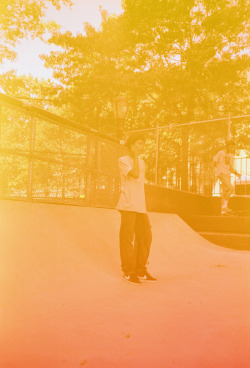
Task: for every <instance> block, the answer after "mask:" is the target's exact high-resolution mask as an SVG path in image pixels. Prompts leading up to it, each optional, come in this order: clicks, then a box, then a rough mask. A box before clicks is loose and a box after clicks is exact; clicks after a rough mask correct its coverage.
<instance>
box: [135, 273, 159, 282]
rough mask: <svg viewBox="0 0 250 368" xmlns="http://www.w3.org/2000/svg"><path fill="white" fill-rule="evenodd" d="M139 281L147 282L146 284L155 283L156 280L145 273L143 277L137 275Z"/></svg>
mask: <svg viewBox="0 0 250 368" xmlns="http://www.w3.org/2000/svg"><path fill="white" fill-rule="evenodd" d="M137 276H138V279H139V280H142V281H148V282H156V281H157V279H156V278H155V277H153V276H151V275H150V274H149V273H148V272H145V273H144V275H141V274H139V275H137Z"/></svg>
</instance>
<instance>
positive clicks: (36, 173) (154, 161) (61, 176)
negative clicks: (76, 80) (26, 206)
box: [0, 94, 250, 208]
mask: <svg viewBox="0 0 250 368" xmlns="http://www.w3.org/2000/svg"><path fill="white" fill-rule="evenodd" d="M246 119H247V118H246ZM235 122H236V119H235ZM235 124H237V122H236V123H235ZM232 125H233V124H232ZM234 129H235V130H236V131H237V127H236V126H235V127H232V131H233V130H234ZM227 134H228V121H227V119H226V120H225V119H224V120H221V121H217V122H215V121H214V122H213V123H211V122H206V123H203V124H199V125H198V124H190V125H185V126H168V127H165V128H164V127H163V128H162V127H159V128H158V129H157V130H149V131H147V139H146V150H145V154H144V157H143V158H144V159H145V161H146V165H147V173H146V181H147V183H150V184H156V185H159V186H164V187H168V188H172V189H177V190H185V191H190V192H193V193H198V194H202V195H206V196H211V195H216V194H218V193H219V190H220V189H219V186H218V183H216V180H215V177H214V170H213V165H212V158H213V155H214V154H215V153H216V152H217V150H218V149H220V148H221V146H222V144H223V142H224V140H225V137H227ZM124 138H126V134H125V135H124ZM243 148H244V149H245V152H246V153H247V152H249V151H247V149H249V147H248V148H247V147H242V149H243ZM124 154H126V150H125V147H124V146H123V145H121V144H120V143H119V140H117V139H115V138H112V137H108V136H106V135H104V134H101V133H99V132H96V131H93V130H92V129H90V128H86V127H83V126H81V125H80V124H77V123H75V122H72V121H70V120H67V119H65V118H63V117H59V116H57V115H55V114H52V113H49V112H47V111H45V110H42V109H40V108H37V107H34V106H31V105H28V104H25V103H23V102H21V101H19V100H16V99H13V98H11V97H8V96H6V95H4V94H0V197H1V198H6V199H26V200H32V201H44V202H53V203H65V204H66V203H68V204H76V205H82V206H99V207H109V208H113V207H114V206H115V205H116V203H117V200H118V196H119V185H120V184H119V183H120V179H119V172H118V167H117V162H118V158H119V157H120V156H122V155H124ZM237 160H239V162H238V163H237V162H236V165H237V170H238V171H239V172H240V173H241V174H242V176H241V181H239V182H236V193H237V190H238V194H241V195H247V194H249V183H250V181H249V179H250V178H249V175H250V172H249V165H250V162H249V161H250V160H249V158H248V156H247V155H245V157H244V155H243V156H242V157H241V158H239V159H237Z"/></svg>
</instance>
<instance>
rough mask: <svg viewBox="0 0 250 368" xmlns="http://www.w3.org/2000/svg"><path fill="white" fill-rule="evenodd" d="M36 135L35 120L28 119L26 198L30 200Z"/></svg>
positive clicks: (33, 118)
mask: <svg viewBox="0 0 250 368" xmlns="http://www.w3.org/2000/svg"><path fill="white" fill-rule="evenodd" d="M35 135H36V118H35V117H34V116H32V117H31V118H30V148H29V150H30V153H29V173H28V198H29V199H30V200H32V192H33V171H34V151H35Z"/></svg>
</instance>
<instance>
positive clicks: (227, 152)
mask: <svg viewBox="0 0 250 368" xmlns="http://www.w3.org/2000/svg"><path fill="white" fill-rule="evenodd" d="M233 152H234V144H233V143H232V142H231V141H227V142H226V144H225V147H224V148H223V150H221V151H219V152H218V153H217V154H216V155H215V156H214V158H213V162H214V165H215V175H216V177H217V178H218V179H219V180H220V183H221V186H222V198H221V214H222V215H224V214H226V213H228V212H230V209H229V208H228V201H229V198H230V197H231V195H232V194H233V192H234V187H233V185H232V183H231V173H232V174H235V175H237V176H239V177H240V174H239V173H238V172H237V171H235V169H234V155H233Z"/></svg>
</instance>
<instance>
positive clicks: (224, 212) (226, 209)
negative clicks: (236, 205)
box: [221, 207, 233, 215]
mask: <svg viewBox="0 0 250 368" xmlns="http://www.w3.org/2000/svg"><path fill="white" fill-rule="evenodd" d="M232 212H233V211H232V210H231V209H230V208H228V207H223V208H222V210H221V214H222V215H230V214H231V213H232Z"/></svg>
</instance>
